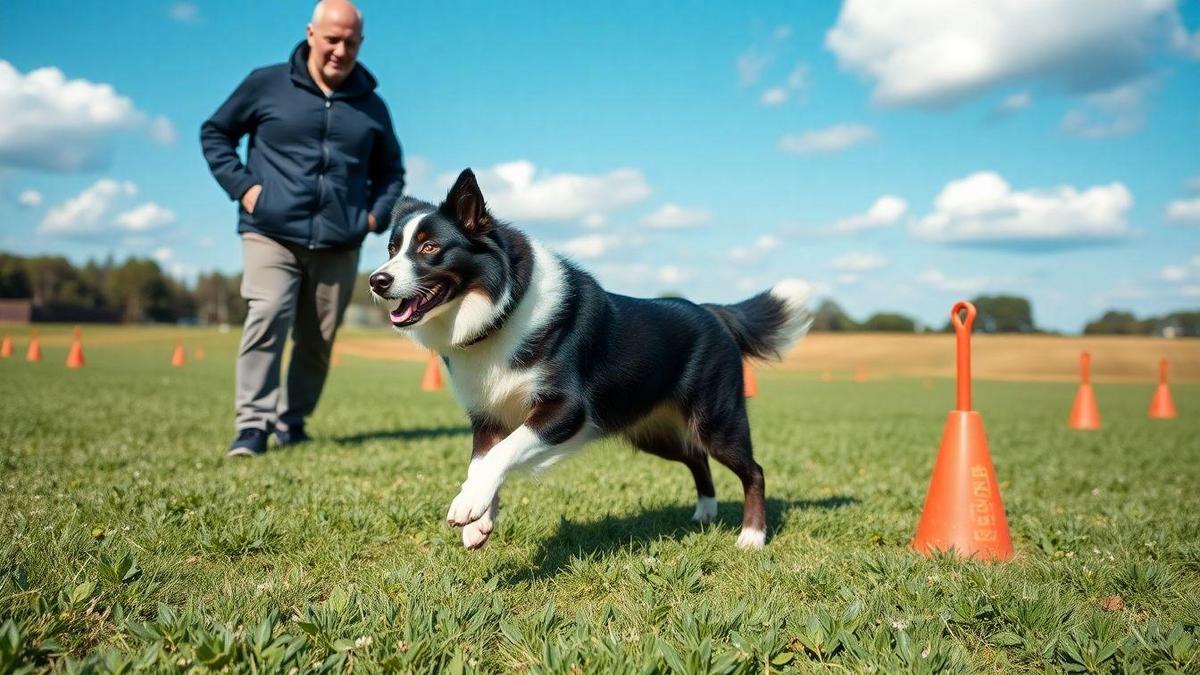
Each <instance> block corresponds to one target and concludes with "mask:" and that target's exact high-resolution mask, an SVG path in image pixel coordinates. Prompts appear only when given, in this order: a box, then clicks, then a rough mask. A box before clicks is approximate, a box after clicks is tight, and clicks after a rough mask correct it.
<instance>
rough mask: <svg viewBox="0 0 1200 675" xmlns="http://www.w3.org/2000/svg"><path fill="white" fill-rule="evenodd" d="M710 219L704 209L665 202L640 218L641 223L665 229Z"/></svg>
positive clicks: (705, 221) (691, 224)
mask: <svg viewBox="0 0 1200 675" xmlns="http://www.w3.org/2000/svg"><path fill="white" fill-rule="evenodd" d="M711 220H712V214H710V213H709V212H708V211H705V210H704V209H690V208H686V207H683V206H679V205H678V204H671V203H667V204H663V205H662V206H660V207H658V208H657V209H655V210H654V211H653V212H652V213H650V214H649V215H647V216H646V217H645V218H642V224H643V225H649V226H650V227H656V228H659V229H664V230H665V229H673V228H680V227H692V226H695V225H704V224H705V223H708V222H710V221H711Z"/></svg>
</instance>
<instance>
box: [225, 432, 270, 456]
mask: <svg viewBox="0 0 1200 675" xmlns="http://www.w3.org/2000/svg"><path fill="white" fill-rule="evenodd" d="M266 451H267V432H266V430H265V429H242V430H241V431H239V432H238V435H237V438H235V439H233V443H232V444H231V445H230V446H229V456H230V457H257V456H258V455H261V454H263V453H265V452H266Z"/></svg>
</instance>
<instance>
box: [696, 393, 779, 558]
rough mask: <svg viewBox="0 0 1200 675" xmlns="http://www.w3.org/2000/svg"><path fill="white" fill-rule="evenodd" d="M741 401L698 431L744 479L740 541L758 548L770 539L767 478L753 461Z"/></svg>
mask: <svg viewBox="0 0 1200 675" xmlns="http://www.w3.org/2000/svg"><path fill="white" fill-rule="evenodd" d="M738 395H739V397H740V392H738ZM739 403H740V404H741V405H738V406H737V407H736V409H735V411H732V412H731V413H730V414H727V415H723V416H721V417H714V418H709V419H710V420H719V421H712V422H709V423H707V424H701V425H699V426H698V429H697V433H698V435H699V437H700V441H701V442H702V443H703V444H704V447H705V448H707V449H708V454H710V455H712V457H713V459H715V460H717V461H718V462H720V463H722V464H724V465H725V466H727V467H729V470H730V471H732V472H733V473H734V474H736V475H737V477H738V478H739V479H741V481H742V490H743V491H744V492H745V499H746V502H745V506H744V512H743V515H742V532H741V534H739V535H738V539H737V545H738V548H744V549H755V548H762V547H763V545H764V544H765V543H766V540H767V508H766V481H765V480H764V478H763V470H762V467H761V466H759V465H758V463H757V462H755V461H754V451H753V448H752V447H751V442H750V421H749V420H748V419H747V418H746V407H745V403H744V402H742V401H741V400H740V399H739Z"/></svg>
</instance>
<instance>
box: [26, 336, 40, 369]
mask: <svg viewBox="0 0 1200 675" xmlns="http://www.w3.org/2000/svg"><path fill="white" fill-rule="evenodd" d="M25 360H26V361H31V362H32V361H41V360H42V343H41V341H40V340H38V332H37V331H36V330H35V331H33V332H32V333H31V334H30V336H29V351H27V352H25Z"/></svg>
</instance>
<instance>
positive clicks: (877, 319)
mask: <svg viewBox="0 0 1200 675" xmlns="http://www.w3.org/2000/svg"><path fill="white" fill-rule="evenodd" d="M859 330H865V331H875V332H881V333H915V332H916V330H917V323H916V322H915V321H913V320H912V319H910V318H908V317H907V316H904V315H903V314H895V313H891V312H878V313H876V314H872V315H871V317H870V318H868V319H867V320H866V321H864V322H862V324H861V325H860V326H859Z"/></svg>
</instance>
